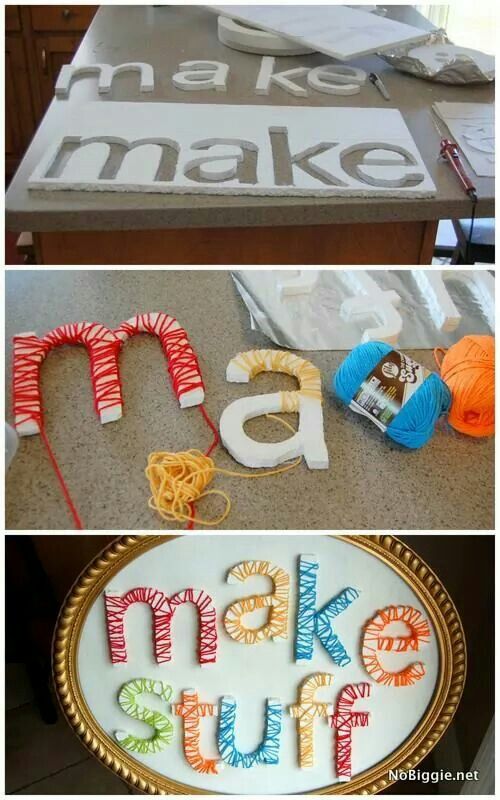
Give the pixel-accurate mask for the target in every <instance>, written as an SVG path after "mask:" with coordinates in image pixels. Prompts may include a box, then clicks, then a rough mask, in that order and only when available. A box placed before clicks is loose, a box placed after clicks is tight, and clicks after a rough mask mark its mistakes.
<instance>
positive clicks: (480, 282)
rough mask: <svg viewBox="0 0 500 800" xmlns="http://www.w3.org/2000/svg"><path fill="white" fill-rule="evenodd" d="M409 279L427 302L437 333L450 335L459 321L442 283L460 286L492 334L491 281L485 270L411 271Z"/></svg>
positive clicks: (492, 302)
mask: <svg viewBox="0 0 500 800" xmlns="http://www.w3.org/2000/svg"><path fill="white" fill-rule="evenodd" d="M412 275H413V278H414V279H415V281H416V283H417V286H418V287H419V289H420V290H421V292H422V294H423V295H424V298H425V300H426V302H427V305H428V308H429V311H430V314H431V317H432V319H433V322H434V324H435V325H436V327H437V328H439V330H441V331H454V330H455V329H456V328H457V327H458V325H459V323H460V320H461V319H462V317H461V315H460V312H459V311H458V309H457V307H456V305H455V303H454V302H453V300H452V298H451V297H450V294H449V292H448V288H447V287H446V283H455V282H457V283H461V284H463V285H464V286H465V287H466V288H467V289H468V290H469V292H470V293H471V295H472V298H473V300H474V301H475V302H476V303H478V304H479V306H480V308H481V311H482V313H483V315H484V317H485V318H486V320H487V322H488V325H489V326H490V328H491V330H492V331H494V330H495V279H494V278H493V276H492V275H490V273H489V272H487V271H486V270H484V271H483V270H479V271H478V272H474V271H473V270H470V269H450V270H440V269H437V270H436V271H435V272H434V271H432V270H412Z"/></svg>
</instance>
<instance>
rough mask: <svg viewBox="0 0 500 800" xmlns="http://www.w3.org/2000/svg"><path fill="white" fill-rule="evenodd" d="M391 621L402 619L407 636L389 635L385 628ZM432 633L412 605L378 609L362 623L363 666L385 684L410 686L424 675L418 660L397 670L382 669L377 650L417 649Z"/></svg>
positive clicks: (374, 678) (425, 621)
mask: <svg viewBox="0 0 500 800" xmlns="http://www.w3.org/2000/svg"><path fill="white" fill-rule="evenodd" d="M393 622H404V623H405V624H406V626H407V628H408V630H409V635H408V636H388V635H384V631H385V629H386V627H387V626H388V625H390V624H391V623H393ZM430 635H431V632H430V628H429V623H428V622H427V620H426V619H425V618H424V617H423V616H422V614H421V613H420V611H417V609H416V608H412V606H388V608H384V609H383V611H379V612H378V613H377V614H376V615H375V616H374V617H373V618H372V619H371V620H370V621H369V622H368V623H367V624H366V626H365V630H364V633H363V643H362V660H363V664H364V665H365V669H366V671H367V672H368V674H369V675H371V677H372V678H373V680H374V681H377V683H382V684H384V686H412V685H413V684H414V683H416V681H419V680H420V679H421V678H423V676H424V675H425V666H424V664H422V662H421V661H415V662H414V663H413V664H409V665H408V666H407V667H405V668H404V669H403V670H401V671H400V672H390V671H388V670H385V669H384V668H383V667H382V665H381V663H380V660H379V655H378V654H379V652H381V651H382V652H383V651H386V652H388V651H392V652H396V653H406V652H408V651H409V650H413V651H416V650H419V649H420V645H421V644H427V642H428V641H429V638H430Z"/></svg>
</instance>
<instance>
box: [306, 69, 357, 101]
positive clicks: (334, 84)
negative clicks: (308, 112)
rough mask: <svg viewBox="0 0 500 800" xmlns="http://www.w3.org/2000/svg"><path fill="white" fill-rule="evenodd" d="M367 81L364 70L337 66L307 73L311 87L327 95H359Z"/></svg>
mask: <svg viewBox="0 0 500 800" xmlns="http://www.w3.org/2000/svg"><path fill="white" fill-rule="evenodd" d="M365 81H366V72H365V71H364V70H362V69H357V68H356V67H344V66H341V65H336V64H325V65H324V66H322V67H314V69H311V70H309V72H308V73H307V83H308V84H309V86H310V87H311V88H312V89H316V90H317V91H318V92H324V93H325V94H340V95H350V94H358V93H359V91H360V90H361V86H362V85H363V84H364V82H365Z"/></svg>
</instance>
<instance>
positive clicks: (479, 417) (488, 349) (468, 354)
mask: <svg viewBox="0 0 500 800" xmlns="http://www.w3.org/2000/svg"><path fill="white" fill-rule="evenodd" d="M440 353H442V354H443V356H444V357H443V359H442V361H441V362H439V359H438V354H440ZM434 358H435V360H436V364H437V365H438V367H439V369H440V372H441V377H442V379H443V381H444V382H445V383H446V385H447V386H448V388H449V389H450V391H451V394H452V404H451V409H450V412H449V415H448V422H449V423H450V425H451V426H452V427H453V428H455V430H457V431H460V433H466V434H467V435H468V436H478V437H479V436H491V435H492V434H493V433H495V339H494V338H493V336H464V337H463V338H462V339H460V341H459V342H457V343H456V344H454V345H453V346H452V347H450V349H449V350H447V351H446V350H443V349H442V348H440V347H437V348H436V349H435V350H434Z"/></svg>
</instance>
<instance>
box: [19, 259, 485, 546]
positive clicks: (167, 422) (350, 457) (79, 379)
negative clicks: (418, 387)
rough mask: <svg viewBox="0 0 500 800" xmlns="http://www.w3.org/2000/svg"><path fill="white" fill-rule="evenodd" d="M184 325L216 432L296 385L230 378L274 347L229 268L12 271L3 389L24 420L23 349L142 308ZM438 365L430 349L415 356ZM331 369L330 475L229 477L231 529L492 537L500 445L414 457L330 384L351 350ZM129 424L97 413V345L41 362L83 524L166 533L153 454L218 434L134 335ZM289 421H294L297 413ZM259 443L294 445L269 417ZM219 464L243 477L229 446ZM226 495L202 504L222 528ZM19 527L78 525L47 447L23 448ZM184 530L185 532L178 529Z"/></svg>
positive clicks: (461, 446)
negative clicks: (239, 406) (16, 369)
mask: <svg viewBox="0 0 500 800" xmlns="http://www.w3.org/2000/svg"><path fill="white" fill-rule="evenodd" d="M157 310H163V311H167V312H168V313H170V314H172V315H174V316H176V317H177V318H178V320H179V322H180V323H181V325H183V326H184V327H185V328H186V330H187V332H188V335H189V337H190V340H191V343H192V345H193V347H194V349H195V350H196V352H197V354H198V356H199V359H200V365H201V370H202V374H203V377H204V381H205V384H206V407H207V410H208V412H209V413H210V415H211V416H212V418H213V419H214V420H215V421H216V422H218V420H219V419H220V415H221V413H222V411H223V409H224V408H225V407H226V406H227V405H228V403H229V402H231V401H232V400H235V399H236V398H238V397H242V396H245V395H247V394H259V393H265V392H270V391H277V390H278V389H292V388H295V386H296V384H295V381H294V380H293V379H292V378H289V377H288V376H284V375H278V374H270V373H268V374H262V375H259V376H258V377H257V378H255V379H254V380H253V381H252V382H251V383H250V385H239V384H230V383H227V382H226V380H225V370H226V365H227V363H228V362H229V360H230V359H231V358H232V357H233V356H234V355H235V354H236V353H237V352H239V351H241V350H249V349H253V348H260V347H269V346H270V342H269V340H268V339H266V338H265V337H264V336H263V335H262V334H260V333H257V332H253V331H251V330H250V325H249V318H248V313H247V311H246V310H245V308H244V306H243V303H242V301H241V300H240V298H239V295H238V294H237V292H236V289H235V287H234V284H233V281H232V279H231V276H230V273H229V272H226V271H224V270H218V271H213V270H183V271H170V270H169V271H155V270H151V271H145V272H144V271H137V270H123V271H122V270H109V271H101V270H92V271H78V270H71V271H69V270H68V271H46V270H44V271H23V270H19V271H13V270H11V271H9V272H7V274H6V346H7V358H6V370H7V371H6V393H7V401H6V403H7V409H8V418H9V419H10V421H12V412H11V380H12V376H11V356H12V352H11V338H12V336H13V335H14V334H15V333H19V332H21V331H26V330H35V331H36V332H37V333H38V335H43V334H45V333H47V332H48V331H49V330H51V329H53V328H54V327H56V326H57V325H60V324H62V323H64V322H76V321H80V320H84V319H87V320H96V321H100V322H102V323H104V324H106V325H108V326H112V327H116V326H118V325H119V324H120V322H122V321H124V320H126V319H128V318H130V317H131V316H132V315H133V314H134V313H138V312H141V311H157ZM410 352H411V355H412V356H413V357H414V358H416V359H417V360H418V361H420V362H421V363H423V364H425V366H427V367H429V368H430V369H433V366H434V365H433V358H432V352H431V351H430V350H417V351H410ZM304 355H305V357H306V358H309V359H310V360H312V361H313V363H314V364H316V365H317V366H318V367H319V368H320V369H321V373H322V379H323V392H324V424H325V437H326V442H327V446H328V450H329V454H330V468H329V469H328V470H315V471H311V470H308V469H307V467H306V466H305V464H304V463H303V462H302V463H301V464H300V465H299V466H298V467H296V468H295V469H293V470H291V471H290V472H288V473H286V474H284V475H280V476H278V477H268V478H262V479H261V480H258V481H256V480H252V481H250V480H244V479H242V478H234V477H226V476H222V475H218V476H217V477H216V479H215V481H214V484H213V486H214V488H217V489H222V490H225V491H226V492H228V494H229V495H230V497H231V501H232V510H231V513H230V516H229V517H228V519H227V520H226V521H225V523H224V525H223V527H224V528H226V529H231V528H233V529H272V530H282V529H285V530H287V529H292V530H293V529H315V530H367V531H377V530H395V529H396V530H397V529H402V530H405V529H407V530H415V529H416V530H425V529H459V530H462V529H492V528H493V527H494V441H493V439H472V438H470V437H466V436H462V435H460V434H458V433H456V432H454V431H453V430H452V429H449V428H447V427H446V426H445V424H444V423H441V424H440V429H439V430H438V431H437V433H436V434H435V436H434V437H433V438H432V440H431V441H430V442H429V444H428V445H427V446H426V447H424V448H422V449H421V450H417V451H410V450H405V449H403V448H400V447H398V446H397V445H395V444H394V443H392V442H390V440H388V439H386V438H384V436H383V435H382V434H381V433H380V431H379V430H378V429H377V428H376V427H375V426H373V425H371V424H370V422H369V421H368V420H365V419H362V418H360V417H359V416H356V415H354V414H353V413H352V412H351V411H349V410H348V409H346V408H344V407H343V406H342V405H341V404H340V403H339V402H338V401H337V400H336V399H334V397H333V396H332V394H331V392H330V389H329V386H330V382H331V376H332V373H333V372H334V371H335V369H336V368H337V366H338V365H339V364H340V362H341V360H342V359H343V358H344V357H345V355H346V354H345V353H344V352H338V351H330V352H325V351H323V352H315V353H305V354H304ZM120 367H121V377H122V384H123V396H124V403H125V410H124V416H123V418H122V419H121V420H120V421H119V422H115V423H109V424H107V425H104V426H101V424H100V423H99V421H98V419H97V417H96V415H95V413H94V410H93V400H92V390H91V384H90V374H89V365H88V357H87V354H86V352H85V350H84V348H76V347H73V348H58V349H56V350H54V351H53V352H52V353H51V354H50V356H49V357H48V359H47V360H46V362H45V364H44V365H43V367H42V397H43V405H44V409H45V421H46V431H47V434H48V437H49V440H50V442H51V444H52V447H53V449H54V451H55V454H56V457H57V459H58V461H59V464H60V465H61V468H62V471H63V474H64V476H65V479H66V481H67V483H68V486H69V487H70V492H71V494H72V496H73V499H74V501H75V504H76V506H77V508H78V509H79V511H80V513H81V516H82V519H83V521H84V523H85V524H86V526H87V527H88V528H89V529H93V530H105V529H109V530H119V531H122V530H127V529H133V530H150V529H157V528H162V529H164V530H165V529H167V525H166V524H163V523H162V521H161V520H160V519H159V518H158V517H157V516H156V515H155V513H154V512H153V511H151V510H150V509H149V508H148V505H147V503H148V498H149V484H148V482H147V480H146V478H145V476H144V468H145V466H146V462H147V458H148V455H149V453H151V452H152V451H155V450H171V451H180V450H185V449H189V448H199V449H201V450H205V449H206V447H207V446H208V444H209V442H210V441H211V434H210V431H209V430H208V428H207V427H206V425H205V423H204V421H203V419H202V416H201V414H200V412H199V410H198V409H196V408H192V409H184V410H181V409H180V408H179V405H178V403H177V400H176V399H175V396H174V393H173V391H172V388H171V386H170V385H169V382H168V379H167V377H166V369H165V359H164V357H163V353H162V351H161V347H160V345H159V343H158V342H157V341H156V340H155V339H154V338H153V337H151V336H141V337H135V338H134V339H133V340H131V341H130V342H128V343H127V345H126V347H125V349H124V351H123V352H122V354H121V356H120ZM291 421H292V422H295V420H294V419H293V418H291ZM248 431H249V433H250V434H251V435H252V436H254V437H255V438H258V439H263V440H272V439H273V438H277V437H283V436H284V435H285V436H286V435H288V433H287V432H285V433H284V432H283V429H282V427H281V426H280V425H279V424H278V423H276V422H273V421H270V420H266V419H265V418H263V417H260V418H258V419H255V420H252V421H250V423H249V424H248ZM214 457H215V461H216V463H217V466H219V467H222V468H226V469H236V470H242V471H245V470H244V468H242V467H240V466H239V465H238V464H236V463H235V462H234V461H233V460H232V458H231V457H230V456H229V455H228V453H226V451H225V450H224V448H223V447H219V448H218V449H217V450H216V452H215V456H214ZM221 503H222V501H221V498H217V497H211V498H207V499H206V500H203V501H202V502H201V503H199V506H198V512H199V514H200V515H203V516H205V517H208V518H210V517H214V516H216V515H217V514H218V512H219V510H220V508H221ZM5 504H6V527H7V528H9V529H60V530H63V529H67V528H68V527H71V524H72V523H71V518H70V516H69V514H68V511H67V509H66V506H65V503H64V500H63V498H62V496H61V492H60V489H59V485H58V483H57V480H56V477H55V475H54V472H53V470H52V468H51V466H50V463H49V460H48V457H47V454H46V452H45V449H44V446H43V443H42V441H41V439H40V437H39V436H33V437H25V438H22V439H20V444H19V450H18V453H17V455H16V457H15V458H14V461H13V462H12V464H11V466H10V468H9V470H8V472H7V476H6V499H5ZM174 527H175V526H174Z"/></svg>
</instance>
